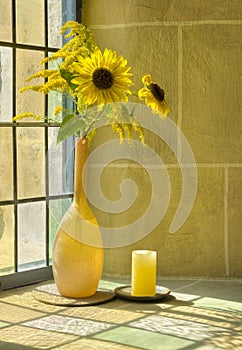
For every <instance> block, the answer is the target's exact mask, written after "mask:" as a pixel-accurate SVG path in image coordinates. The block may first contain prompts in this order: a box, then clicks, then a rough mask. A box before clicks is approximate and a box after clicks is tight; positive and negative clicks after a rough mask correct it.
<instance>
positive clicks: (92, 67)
mask: <svg viewBox="0 0 242 350" xmlns="http://www.w3.org/2000/svg"><path fill="white" fill-rule="evenodd" d="M78 61H79V62H78V63H73V68H74V70H75V71H76V72H77V74H76V77H75V78H74V79H72V83H73V84H76V85H78V87H77V88H76V91H78V92H81V93H82V95H83V103H84V104H87V105H92V104H93V103H94V102H97V104H99V105H100V104H101V105H102V104H105V103H112V102H119V101H123V102H127V101H128V97H127V95H128V94H131V92H130V90H129V86H131V85H133V84H132V81H131V79H130V77H131V76H132V74H130V73H129V70H130V67H126V65H127V61H126V60H125V59H124V58H123V57H122V56H117V54H116V52H115V51H112V50H108V49H105V50H104V53H102V52H101V51H100V50H99V49H97V50H96V51H95V52H94V53H93V54H92V55H91V56H90V57H85V58H83V57H81V56H79V57H78Z"/></svg>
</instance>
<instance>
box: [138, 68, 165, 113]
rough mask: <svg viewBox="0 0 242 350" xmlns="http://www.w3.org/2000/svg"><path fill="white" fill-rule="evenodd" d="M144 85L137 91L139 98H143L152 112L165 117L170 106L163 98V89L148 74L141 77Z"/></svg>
mask: <svg viewBox="0 0 242 350" xmlns="http://www.w3.org/2000/svg"><path fill="white" fill-rule="evenodd" d="M142 82H143V84H144V87H143V88H142V89H140V90H139V91H138V96H139V98H140V100H143V99H144V100H145V103H146V105H147V106H149V107H151V108H152V110H153V113H158V114H160V116H161V117H162V118H165V117H166V116H167V114H168V113H169V112H170V108H169V106H168V104H167V102H166V100H165V91H164V90H163V89H162V88H161V87H160V86H159V85H158V84H156V83H154V82H153V81H152V79H151V76H150V75H145V76H144V77H143V78H142Z"/></svg>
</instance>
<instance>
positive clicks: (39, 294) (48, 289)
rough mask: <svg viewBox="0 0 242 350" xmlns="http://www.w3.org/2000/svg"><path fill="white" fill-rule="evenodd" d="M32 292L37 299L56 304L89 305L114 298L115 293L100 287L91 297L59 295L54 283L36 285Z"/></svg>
mask: <svg viewBox="0 0 242 350" xmlns="http://www.w3.org/2000/svg"><path fill="white" fill-rule="evenodd" d="M32 294H33V297H34V299H35V300H37V301H41V302H43V303H45V304H51V305H58V306H90V305H97V304H103V303H107V302H108V301H111V300H112V299H114V298H115V293H114V292H113V291H112V290H110V289H101V288H98V290H97V292H96V293H95V294H94V295H92V296H91V297H86V298H67V297H63V296H62V295H60V293H59V292H58V290H57V288H56V285H55V284H54V283H51V284H46V285H44V286H40V287H37V288H35V289H34V290H33V291H32Z"/></svg>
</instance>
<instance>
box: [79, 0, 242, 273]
mask: <svg viewBox="0 0 242 350" xmlns="http://www.w3.org/2000/svg"><path fill="white" fill-rule="evenodd" d="M241 10H242V3H241V1H240V0H233V1H230V0H213V1H210V0H203V1H198V0H162V1H161V0H142V1H141V0H85V1H83V22H84V23H85V24H86V25H88V26H89V27H90V28H91V29H92V30H93V32H94V34H95V37H96V40H97V43H98V45H99V46H100V47H101V48H102V49H103V48H105V47H108V48H110V49H113V50H116V51H117V53H118V54H120V55H123V56H124V57H125V58H126V59H127V60H128V64H129V65H131V67H132V72H133V74H134V82H135V84H136V85H137V86H138V87H139V88H140V87H142V83H141V80H140V79H141V77H142V76H143V75H145V74H151V75H152V78H153V79H154V81H155V82H157V83H160V84H161V85H162V86H163V87H164V89H165V91H166V98H167V101H168V103H169V105H170V107H171V112H170V116H169V118H170V119H171V120H172V121H174V122H175V123H176V124H177V125H178V127H180V128H181V130H182V132H183V133H184V135H185V137H186V139H187V141H188V143H189V144H190V146H191V149H192V151H193V153H194V156H195V159H196V166H197V172H198V184H197V196H196V200H195V203H194V205H193V207H192V210H191V213H190V215H189V217H188V219H187V220H186V222H185V223H184V224H183V225H182V227H180V228H179V230H178V231H177V232H176V233H173V234H172V233H170V232H169V228H170V224H171V222H172V219H173V217H174V214H175V212H176V210H177V207H178V205H179V200H180V197H181V191H182V185H183V183H182V180H183V179H182V177H181V169H180V166H179V163H178V160H177V157H175V156H174V154H173V153H172V152H171V150H170V148H169V147H168V145H167V144H165V143H164V142H163V141H162V140H160V139H159V138H157V137H156V136H155V135H152V133H148V140H147V142H148V145H149V146H150V147H152V148H153V149H154V150H155V151H156V152H157V154H159V156H160V157H161V159H162V160H163V161H164V163H165V165H166V167H167V171H168V174H169V178H170V183H171V197H170V202H169V206H168V209H167V211H166V214H165V216H164V217H163V219H162V220H161V222H160V223H159V224H158V226H157V227H156V228H154V229H153V230H152V232H150V233H149V234H148V235H146V236H145V237H144V238H142V239H141V240H139V241H137V242H135V243H133V244H130V245H126V246H123V247H122V246H121V247H117V248H112V249H111V248H107V249H106V250H105V267H104V274H106V275H109V274H114V275H129V274H130V268H131V265H130V261H131V251H132V250H135V249H155V250H157V252H158V275H159V276H190V277H195V276H196V277H197V276H201V277H204V276H209V277H224V276H226V277H238V276H240V277H241V276H242V254H241V246H242V230H241V227H242V216H241V207H242V189H241V179H242V152H241V149H242V148H241V146H242V139H241V129H242V125H241V115H240V111H241V98H240V97H241V95H240V88H241V81H240V74H239V64H240V54H239V53H240V44H241V21H240V17H239V16H240V14H241ZM108 137H110V138H112V137H111V136H110V135H109V131H107V132H106V133H104V132H100V130H99V132H98V133H97V136H96V138H95V139H94V142H93V146H92V147H93V149H95V147H97V145H99V143H102V142H105V141H106V140H107V139H108ZM179 152H180V154H181V153H182V150H181V149H180V150H179V144H178V153H179ZM125 177H127V178H130V177H131V178H132V179H133V180H134V181H135V182H136V185H137V188H138V190H139V192H138V193H139V195H137V201H136V203H135V204H134V205H133V206H132V207H131V208H130V211H128V210H127V211H125V212H123V213H122V214H120V215H119V214H108V213H104V211H102V210H97V209H95V208H94V210H95V212H96V215H97V218H98V220H99V221H100V222H101V224H102V225H107V226H109V227H114V228H115V227H117V226H122V225H127V224H129V223H130V222H132V220H133V219H135V220H136V218H137V217H138V216H139V215H143V213H144V212H145V210H146V208H147V207H148V205H149V202H150V187H149V186H150V183H149V177H148V175H147V171H146V170H145V169H144V168H142V167H141V166H140V165H137V164H136V163H133V162H130V161H126V162H125V161H123V162H118V161H117V162H114V163H112V164H110V165H109V166H108V167H107V168H106V169H105V172H103V176H102V179H101V185H102V187H103V192H104V194H105V195H106V196H107V198H109V199H110V200H117V198H119V197H120V189H119V184H120V181H122V180H123V179H124V178H125ZM115 181H117V183H115Z"/></svg>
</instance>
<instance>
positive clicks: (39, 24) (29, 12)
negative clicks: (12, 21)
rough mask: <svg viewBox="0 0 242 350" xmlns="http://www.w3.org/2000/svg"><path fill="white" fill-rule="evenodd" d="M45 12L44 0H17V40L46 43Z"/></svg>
mask: <svg viewBox="0 0 242 350" xmlns="http://www.w3.org/2000/svg"><path fill="white" fill-rule="evenodd" d="M44 25H45V13H44V1H43V0H34V1H33V0H16V29H17V30H16V38H17V42H18V43H21V44H29V45H39V46H44V45H45V27H44Z"/></svg>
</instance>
